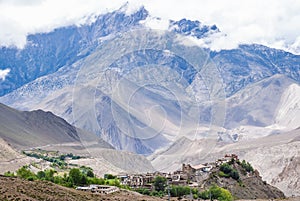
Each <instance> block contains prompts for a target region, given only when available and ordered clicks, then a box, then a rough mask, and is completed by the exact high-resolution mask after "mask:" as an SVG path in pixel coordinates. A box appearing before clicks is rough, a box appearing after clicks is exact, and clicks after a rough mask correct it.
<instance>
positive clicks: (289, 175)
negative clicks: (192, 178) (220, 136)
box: [148, 129, 300, 196]
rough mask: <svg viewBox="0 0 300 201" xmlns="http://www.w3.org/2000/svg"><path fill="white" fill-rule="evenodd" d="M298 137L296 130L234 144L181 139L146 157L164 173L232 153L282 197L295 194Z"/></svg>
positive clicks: (296, 187) (297, 181)
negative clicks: (248, 165)
mask: <svg viewBox="0 0 300 201" xmlns="http://www.w3.org/2000/svg"><path fill="white" fill-rule="evenodd" d="M299 136H300V130H299V129H297V130H294V131H290V132H288V133H283V134H274V135H270V136H267V137H263V138H258V139H251V140H245V141H240V142H236V143H224V142H217V141H212V140H189V139H187V138H181V139H179V140H177V141H176V142H175V143H174V144H173V145H172V146H170V147H169V148H167V149H166V150H164V151H161V152H158V153H156V154H153V155H152V156H149V157H148V159H149V160H150V161H151V163H152V164H153V166H154V167H155V168H156V169H157V170H160V171H165V172H168V171H174V170H177V169H179V168H180V164H182V163H190V164H194V165H197V164H199V163H204V162H210V161H213V160H214V159H215V158H221V157H223V156H224V155H225V154H227V153H235V154H237V155H238V156H239V158H240V159H241V160H242V159H245V160H247V161H249V162H250V163H251V164H252V165H253V166H254V167H255V168H256V169H257V170H258V171H259V172H260V173H261V176H262V179H263V180H265V181H267V182H268V183H270V184H271V185H274V186H276V187H277V188H279V189H280V190H281V191H283V192H284V193H285V195H286V196H292V195H298V196H299V195H300V191H299V189H300V188H299V184H300V183H299V171H298V169H293V168H296V167H297V166H299V164H298V158H299V154H300V151H299V146H300V141H299V139H300V138H299ZM173 161H176V163H174V162H173Z"/></svg>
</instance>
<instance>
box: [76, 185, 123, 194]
mask: <svg viewBox="0 0 300 201" xmlns="http://www.w3.org/2000/svg"><path fill="white" fill-rule="evenodd" d="M76 189H77V190H80V191H89V192H92V193H100V194H110V193H114V192H117V191H119V188H118V187H116V186H108V185H95V184H91V185H89V186H79V187H77V188H76Z"/></svg>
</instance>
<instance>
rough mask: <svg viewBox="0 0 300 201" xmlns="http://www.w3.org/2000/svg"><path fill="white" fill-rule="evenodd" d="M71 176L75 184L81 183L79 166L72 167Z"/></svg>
mask: <svg viewBox="0 0 300 201" xmlns="http://www.w3.org/2000/svg"><path fill="white" fill-rule="evenodd" d="M69 177H70V180H71V182H72V183H73V185H80V184H81V177H82V176H81V172H80V170H79V169H78V168H72V169H71V170H70V172H69Z"/></svg>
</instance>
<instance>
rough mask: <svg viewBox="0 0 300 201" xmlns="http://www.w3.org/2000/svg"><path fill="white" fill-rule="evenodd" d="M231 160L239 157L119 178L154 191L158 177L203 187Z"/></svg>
mask: <svg viewBox="0 0 300 201" xmlns="http://www.w3.org/2000/svg"><path fill="white" fill-rule="evenodd" d="M230 160H238V156H237V155H235V154H229V155H228V154H226V155H225V156H224V157H223V158H221V159H218V160H216V161H215V162H213V163H205V164H199V165H190V164H182V168H181V170H177V171H175V172H173V173H162V172H154V173H146V174H124V175H118V176H117V177H118V179H119V180H120V183H121V184H122V185H126V186H130V187H131V188H146V189H149V190H153V188H154V186H153V182H154V180H155V178H156V177H157V176H161V177H164V178H166V179H167V181H168V185H180V186H190V187H201V185H203V182H204V181H205V180H206V179H207V178H208V177H209V175H210V172H211V171H212V170H213V169H214V168H216V167H219V166H220V165H222V164H223V163H227V162H229V161H230ZM77 190H81V191H90V192H94V193H100V194H109V193H113V192H116V191H119V188H118V187H115V186H107V185H90V186H87V187H77Z"/></svg>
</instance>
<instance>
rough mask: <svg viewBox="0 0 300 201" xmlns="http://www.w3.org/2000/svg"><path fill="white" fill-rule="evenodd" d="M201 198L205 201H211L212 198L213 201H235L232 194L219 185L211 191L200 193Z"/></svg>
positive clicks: (214, 186)
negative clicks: (209, 200)
mask: <svg viewBox="0 0 300 201" xmlns="http://www.w3.org/2000/svg"><path fill="white" fill-rule="evenodd" d="M199 197H200V198H202V199H205V200H207V199H210V197H211V199H214V200H215V199H216V200H219V201H233V197H232V195H231V193H230V192H229V191H228V190H226V189H224V188H221V187H219V186H217V185H213V186H212V187H210V189H209V190H206V191H203V192H201V193H199Z"/></svg>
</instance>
